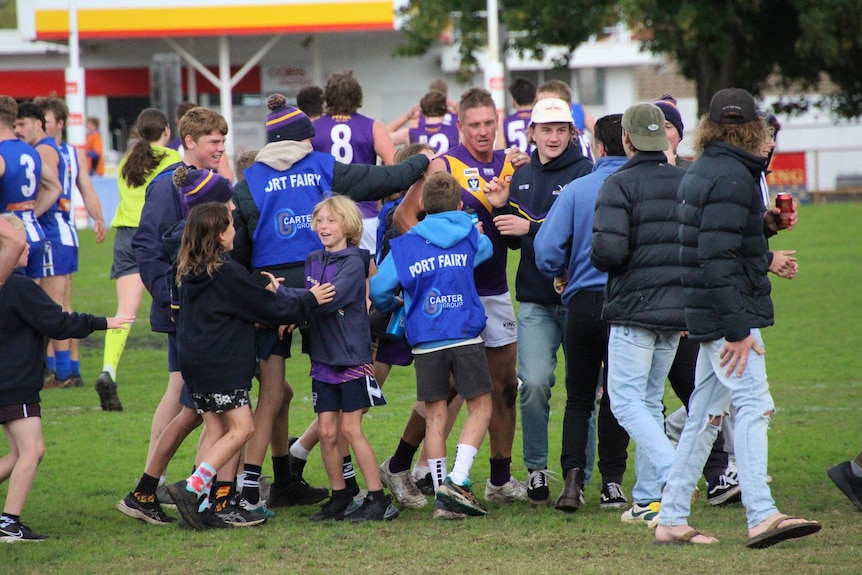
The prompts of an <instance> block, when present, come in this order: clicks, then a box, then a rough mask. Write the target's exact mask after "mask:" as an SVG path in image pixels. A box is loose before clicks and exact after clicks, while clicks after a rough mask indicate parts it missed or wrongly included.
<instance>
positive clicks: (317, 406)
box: [311, 375, 386, 413]
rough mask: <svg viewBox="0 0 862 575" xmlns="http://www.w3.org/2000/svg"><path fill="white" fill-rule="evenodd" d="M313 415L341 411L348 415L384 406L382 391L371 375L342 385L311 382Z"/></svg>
mask: <svg viewBox="0 0 862 575" xmlns="http://www.w3.org/2000/svg"><path fill="white" fill-rule="evenodd" d="M311 398H312V401H313V402H314V413H323V412H326V411H343V412H345V413H350V412H351V411H358V410H360V409H365V408H366V407H379V406H381V405H386V398H385V397H383V391H382V390H381V389H380V385H379V384H378V383H377V380H376V379H374V376H373V375H366V376H364V377H359V378H357V379H351V380H350V381H345V382H344V383H324V382H322V381H319V380H317V379H312V380H311Z"/></svg>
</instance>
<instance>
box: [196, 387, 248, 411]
mask: <svg viewBox="0 0 862 575" xmlns="http://www.w3.org/2000/svg"><path fill="white" fill-rule="evenodd" d="M192 399H194V400H195V411H197V412H198V413H224V412H225V411H230V410H232V409H237V408H238V407H242V406H244V405H248V404H249V398H248V390H247V389H234V390H232V391H220V392H218V393H193V394H192Z"/></svg>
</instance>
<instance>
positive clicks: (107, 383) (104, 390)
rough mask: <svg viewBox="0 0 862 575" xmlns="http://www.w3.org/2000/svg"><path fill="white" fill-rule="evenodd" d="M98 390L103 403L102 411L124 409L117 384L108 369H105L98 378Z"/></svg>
mask: <svg viewBox="0 0 862 575" xmlns="http://www.w3.org/2000/svg"><path fill="white" fill-rule="evenodd" d="M96 392H97V393H98V394H99V401H100V402H101V404H102V411H123V404H122V403H120V397H119V396H118V395H117V384H116V383H114V379H113V378H112V377H111V374H110V373H108V372H107V371H103V372H102V373H100V374H99V377H98V378H96Z"/></svg>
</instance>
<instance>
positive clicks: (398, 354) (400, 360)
mask: <svg viewBox="0 0 862 575" xmlns="http://www.w3.org/2000/svg"><path fill="white" fill-rule="evenodd" d="M376 344H377V349H376V351H375V354H374V361H379V362H380V363H385V364H387V365H401V366H404V365H410V364H411V363H413V351H412V350H413V348H412V347H410V344H409V343H408V342H407V339H406V338H403V337H402V338H401V339H396V340H388V339H385V338H382V337H379V338H377V340H376Z"/></svg>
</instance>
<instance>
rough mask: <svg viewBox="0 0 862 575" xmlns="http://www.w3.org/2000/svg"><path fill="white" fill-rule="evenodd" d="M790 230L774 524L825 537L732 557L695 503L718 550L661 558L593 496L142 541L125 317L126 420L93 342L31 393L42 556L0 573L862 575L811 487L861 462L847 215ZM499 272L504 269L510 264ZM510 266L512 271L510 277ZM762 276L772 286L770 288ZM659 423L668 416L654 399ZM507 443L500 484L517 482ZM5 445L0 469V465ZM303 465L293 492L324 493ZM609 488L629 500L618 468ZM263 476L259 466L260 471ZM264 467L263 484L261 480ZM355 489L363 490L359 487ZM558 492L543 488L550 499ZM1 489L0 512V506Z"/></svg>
mask: <svg viewBox="0 0 862 575" xmlns="http://www.w3.org/2000/svg"><path fill="white" fill-rule="evenodd" d="M799 219H800V225H799V227H798V228H797V229H796V230H794V231H793V232H787V233H784V234H781V236H779V237H778V238H776V239H774V240H773V242H772V246H773V248H775V249H794V248H795V249H797V250H798V254H797V255H798V257H799V261H800V273H799V276H798V277H797V278H796V279H794V280H792V281H785V280H780V279H774V280H773V284H774V301H775V308H776V326H775V327H773V328H771V329H768V330H765V332H764V337H765V340H766V345H767V361H768V369H769V375H770V382H771V384H772V390H773V395H774V398H775V403H776V406H777V413H776V415H775V416H774V417H773V420H772V425H771V429H770V448H771V449H770V467H769V472H770V474H771V475H772V476H773V477H774V482H773V483H772V490H773V494H774V496H775V498H776V500H777V502H778V506H779V508H780V509H781V510H782V511H783V512H786V513H792V514H794V515H801V516H803V517H808V518H813V519H818V520H820V521H821V522H822V523H823V524H824V528H823V530H822V531H821V532H820V533H818V534H816V535H814V536H812V537H809V538H806V539H802V540H798V541H793V542H787V543H784V544H782V545H779V546H776V547H773V548H771V549H767V550H762V551H752V550H747V549H745V548H744V546H743V544H744V542H745V537H746V535H745V519H744V513H743V509H742V507H741V506H740V505H738V504H737V505H734V506H730V507H726V508H719V509H714V508H711V507H709V506H708V505H707V504H706V503H705V502H703V501H702V502H699V503H698V504H697V505H696V506H695V508H694V512H693V515H692V518H691V522H692V524H693V525H694V526H696V527H698V528H700V529H701V530H704V531H706V532H707V533H709V534H710V535H713V536H716V537H718V538H719V539H720V540H721V543H720V544H719V545H715V546H709V547H702V546H698V547H696V548H659V547H656V546H655V545H654V544H653V537H652V532H651V531H649V530H648V529H647V528H645V527H643V528H642V527H638V526H630V525H625V524H622V523H621V522H620V520H619V513H618V512H608V511H601V510H600V509H599V507H598V497H599V486H597V485H595V484H593V485H591V486H589V487H588V488H587V505H586V506H585V507H584V508H582V509H581V510H580V511H579V512H578V513H576V514H572V515H566V514H563V513H560V512H558V511H554V510H553V508H551V507H543V508H530V507H529V506H528V505H514V506H499V505H493V504H490V505H489V509H490V513H489V515H488V517H486V518H484V519H475V520H467V521H462V522H440V521H432V520H431V519H430V513H431V511H430V507H428V508H426V509H424V510H419V511H402V514H401V517H400V518H399V519H397V520H396V521H394V522H390V523H385V524H382V523H377V524H373V525H359V526H352V525H347V524H342V523H328V524H322V525H321V524H315V523H311V522H310V521H308V516H310V515H311V514H312V513H313V512H314V511H315V510H316V507H313V508H311V507H305V508H291V509H286V510H279V511H278V515H277V517H276V518H275V519H273V520H271V521H269V522H268V523H267V524H266V525H264V526H262V527H260V528H252V529H236V530H216V531H207V532H203V533H198V532H191V531H187V530H182V529H180V528H178V527H175V526H168V527H153V526H150V525H147V524H144V523H141V522H138V521H134V520H132V519H129V518H127V517H125V516H124V515H121V514H120V513H119V512H118V511H117V510H116V509H115V505H116V503H117V501H118V500H119V499H120V498H121V497H122V496H123V495H124V494H125V493H126V492H128V491H129V490H130V489H132V488H133V487H134V486H135V483H136V481H137V478H138V477H139V475H140V474H141V472H142V470H143V465H144V458H145V456H146V452H147V441H148V438H149V429H150V418H151V416H152V412H153V410H154V408H155V406H156V404H157V402H158V400H159V398H160V397H161V394H162V392H163V390H164V387H165V384H166V381H167V376H166V373H165V372H166V369H165V368H166V355H165V351H164V340H163V336H159V335H157V334H152V333H150V331H149V325H148V323H147V321H146V318H147V317H148V312H147V309H146V308H145V309H142V310H141V311H140V313H139V315H138V317H139V318H140V320H139V321H138V322H137V324H136V326H135V328H134V331H133V333H132V335H131V337H130V339H129V344H128V347H127V349H126V353H125V355H124V356H123V360H122V363H121V365H120V368H119V373H118V382H119V393H120V397H121V398H122V401H123V405H124V407H125V411H124V412H122V413H105V412H102V411H101V410H100V409H99V400H98V396H97V395H96V393H95V391H94V390H93V387H92V386H93V383H94V380H95V377H96V376H97V375H98V373H99V371H100V370H101V361H102V348H101V344H102V334H101V333H96V334H94V335H93V336H92V337H91V338H90V339H89V340H86V341H85V342H82V361H83V368H84V374H85V380H86V381H87V386H86V387H84V388H78V389H68V390H63V389H55V390H47V391H44V392H43V393H42V406H43V427H44V434H45V442H46V448H47V452H46V455H45V459H44V461H43V462H42V465H41V467H40V469H39V473H38V474H37V476H36V481H35V484H34V486H33V491H32V492H31V494H30V497H29V500H28V502H27V506H26V507H25V509H24V514H23V520H24V521H25V523H28V524H29V525H30V526H31V527H33V529H34V530H35V531H37V532H39V533H45V534H48V535H50V537H51V538H50V539H49V540H48V541H46V542H44V543H41V544H13V545H5V546H3V547H2V549H0V564H2V566H3V567H2V570H3V572H6V573H21V574H23V573H190V574H191V573H272V572H288V573H334V572H340V571H344V572H349V573H373V574H378V575H379V574H389V573H393V574H399V573H442V572H455V573H468V574H469V573H480V572H483V573H512V574H515V573H585V574H586V573H602V574H604V573H608V574H616V573H620V574H623V573H625V574H628V573H644V572H646V573H655V574H657V573H711V574H723V573H728V574H729V573H735V574H737V573H738V574H747V573H859V572H860V567H859V566H860V565H862V514H860V513H859V512H857V511H856V509H855V508H854V507H853V506H852V505H851V504H850V503H849V502H848V501H847V500H846V499H845V498H844V496H843V495H842V494H841V493H840V492H839V491H838V490H837V489H836V488H835V487H834V486H833V485H832V483H831V482H830V481H829V479H828V478H827V476H826V473H825V471H826V469H827V468H828V467H830V466H831V465H834V464H835V463H838V462H839V461H843V460H846V459H848V458H850V457H852V456H853V455H855V454H856V453H857V452H858V451H859V450H860V449H862V441H860V438H862V434H860V429H862V424H860V416H862V375H860V373H862V353H860V349H862V327H860V317H862V313H860V310H862V295H860V293H862V285H860V280H862V272H860V269H862V253H860V247H862V204H851V205H820V206H803V207H802V208H801V213H800V218H799ZM81 236H82V250H81V253H82V258H81V271H80V273H79V274H77V276H76V279H75V295H74V301H75V308H76V309H77V310H79V311H87V312H91V313H98V314H102V315H111V314H113V313H114V309H115V293H114V284H113V282H110V281H109V280H108V270H109V268H110V259H111V241H112V236H110V235H109V238H108V240H107V241H106V242H105V243H104V244H102V245H96V244H95V241H94V237H93V234H92V233H90V232H84V233H82V234H81ZM512 261H513V262H514V261H516V260H515V259H514V258H513V259H512ZM513 271H514V266H513V265H510V272H513ZM773 278H774V276H773ZM288 373H289V375H288V377H289V379H290V380H291V381H292V382H293V384H294V387H295V390H296V398H295V399H294V404H293V405H294V409H293V410H292V413H291V417H292V423H291V428H292V429H293V430H294V431H293V432H294V433H298V432H299V431H301V430H302V429H303V428H304V427H305V425H306V424H307V423H308V422H309V421H310V420H311V418H312V417H313V413H312V409H311V402H310V384H309V381H308V377H307V373H308V360H307V359H306V358H305V357H301V356H299V354H298V353H297V354H295V359H293V360H290V361H289V362H288ZM558 381H559V382H560V383H559V385H558V387H557V388H556V390H555V392H554V396H553V399H552V413H551V429H550V449H551V456H550V466H551V467H557V466H558V456H559V449H560V433H561V424H562V411H563V404H564V395H565V394H564V389H563V383H562V381H563V379H562V369H560V370H559V375H558ZM412 382H413V378H412V369H411V368H407V369H405V368H401V369H399V368H396V369H394V370H393V372H392V375H391V376H390V379H389V380H388V381H387V383H386V386H385V388H384V390H385V392H386V396H387V399H388V400H389V405H388V406H387V407H384V408H379V409H375V410H372V412H371V413H369V414H368V416H367V418H366V420H365V422H366V425H365V430H366V434H367V435H368V437H369V439H370V440H371V442H372V445H373V446H374V448H375V450H376V453H377V456H378V459H379V460H382V459H383V458H384V457H385V456H386V455H387V454H389V453H391V452H392V451H393V450H394V448H395V446H396V445H397V441H398V437H399V435H400V433H401V429H402V427H403V424H404V422H405V420H406V416H407V413H408V410H409V408H410V406H411V405H412V402H413V398H414V397H415V390H414V387H413V383H412ZM667 403H668V407H669V408H670V409H675V408H676V407H677V405H678V402H677V400H676V398H675V397H673V394H672V393H670V392H669V393H668V402H667ZM520 441H521V437H520V431H519V432H518V434H517V436H516V445H515V451H514V462H513V472H514V473H515V474H516V475H517V476H519V477H520V478H521V479H524V478H525V476H526V470H525V469H524V466H523V463H522V460H521V443H520ZM194 446H195V441H193V440H189V441H187V442H186V444H185V445H183V447H182V448H181V450H180V452H179V453H178V454H177V456H176V458H175V459H174V463H172V465H171V467H170V469H169V478H170V479H172V480H178V479H181V478H182V477H184V476H185V475H186V474H187V473H188V472H189V469H190V467H191V464H192V461H193V450H194ZM453 447H454V445H453V444H452V443H451V442H450V449H451V448H453ZM5 449H6V447H5V445H4V446H3V447H2V448H0V453H5ZM487 449H488V448H487V441H486V443H485V445H483V448H482V449H481V450H480V452H479V456H478V458H477V460H476V464H475V465H474V468H473V480H474V483H476V484H477V493H478V494H479V495H480V497H481V495H482V491H483V489H482V487H481V486H482V485H484V482H485V479H486V478H487V477H488V473H489V472H488V451H487ZM318 453H319V452H318V451H317V450H315V452H314V453H313V454H312V457H311V461H310V464H309V466H308V467H307V471H306V477H307V479H309V480H310V481H311V482H312V484H316V485H325V483H326V480H325V473H324V471H323V467H322V464H321V463H320V459H319V455H318ZM629 461H630V465H629V473H628V474H627V476H626V483H625V485H624V487H625V489H626V491H627V492H630V490H631V485H632V482H633V477H632V475H633V460H632V459H631V458H630V460H629ZM266 465H267V466H268V465H269V462H267V463H266ZM267 472H268V469H267V468H265V470H264V473H267ZM360 483H361V481H360ZM561 486H562V485H561V483H560V482H557V483H552V491H553V494H554V496H555V495H556V493H557V492H558V491H559V489H560V488H561ZM5 493H6V490H5V485H4V486H2V487H0V498H5Z"/></svg>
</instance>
